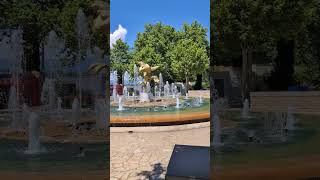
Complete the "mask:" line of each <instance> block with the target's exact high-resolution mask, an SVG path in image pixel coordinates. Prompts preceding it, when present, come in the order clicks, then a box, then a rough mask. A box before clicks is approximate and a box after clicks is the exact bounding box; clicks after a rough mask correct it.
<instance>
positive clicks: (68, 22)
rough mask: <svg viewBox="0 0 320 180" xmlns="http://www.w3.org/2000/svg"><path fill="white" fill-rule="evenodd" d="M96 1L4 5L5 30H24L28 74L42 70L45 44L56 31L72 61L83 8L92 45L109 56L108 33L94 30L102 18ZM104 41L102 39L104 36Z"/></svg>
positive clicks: (52, 0)
mask: <svg viewBox="0 0 320 180" xmlns="http://www.w3.org/2000/svg"><path fill="white" fill-rule="evenodd" d="M93 4H94V0H45V1H34V0H24V1H18V0H10V1H4V2H2V4H1V5H2V7H3V8H1V9H2V10H3V11H2V12H1V13H2V14H3V16H2V17H3V19H2V20H1V21H0V23H1V24H0V27H1V28H7V29H8V28H9V29H15V28H18V27H21V28H22V30H23V40H24V49H25V56H24V57H25V60H26V62H27V65H28V66H27V70H39V64H40V61H39V59H40V52H39V49H40V47H41V43H43V42H44V40H45V38H46V36H47V35H48V33H49V31H51V30H54V31H56V32H57V34H58V35H59V36H60V37H61V38H63V39H65V41H66V45H67V48H69V49H70V53H71V55H73V56H71V57H73V58H75V55H74V53H72V52H73V51H76V49H77V46H76V44H77V39H76V38H75V37H76V32H75V19H76V15H77V12H78V10H79V8H82V9H83V11H84V13H85V14H86V16H87V19H88V26H89V27H88V28H89V29H90V31H89V34H90V37H91V38H90V39H91V43H90V44H91V45H97V46H99V47H100V48H102V49H104V50H105V51H106V52H107V49H108V46H107V45H106V44H107V41H106V40H107V36H108V34H107V33H101V31H94V30H93V27H95V26H93V23H94V20H95V19H96V18H97V17H100V14H99V12H98V11H97V8H96V7H94V6H93ZM101 35H103V37H104V38H102V36H101Z"/></svg>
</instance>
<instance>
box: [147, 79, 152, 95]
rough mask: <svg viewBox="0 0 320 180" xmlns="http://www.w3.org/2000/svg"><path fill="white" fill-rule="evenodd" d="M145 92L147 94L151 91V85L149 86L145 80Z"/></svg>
mask: <svg viewBox="0 0 320 180" xmlns="http://www.w3.org/2000/svg"><path fill="white" fill-rule="evenodd" d="M146 93H148V94H150V93H151V86H150V83H149V82H147V85H146Z"/></svg>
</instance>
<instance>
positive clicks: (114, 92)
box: [112, 84, 117, 101]
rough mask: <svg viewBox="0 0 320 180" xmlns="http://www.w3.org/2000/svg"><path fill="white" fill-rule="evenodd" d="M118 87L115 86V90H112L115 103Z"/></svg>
mask: <svg viewBox="0 0 320 180" xmlns="http://www.w3.org/2000/svg"><path fill="white" fill-rule="evenodd" d="M116 87H117V84H114V85H113V90H112V99H113V101H116V100H117V89H116Z"/></svg>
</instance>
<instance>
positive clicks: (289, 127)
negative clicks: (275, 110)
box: [285, 106, 295, 131]
mask: <svg viewBox="0 0 320 180" xmlns="http://www.w3.org/2000/svg"><path fill="white" fill-rule="evenodd" d="M294 124H295V119H294V116H293V108H292V106H288V112H287V118H286V127H285V129H287V130H289V131H291V130H294V129H295V127H294Z"/></svg>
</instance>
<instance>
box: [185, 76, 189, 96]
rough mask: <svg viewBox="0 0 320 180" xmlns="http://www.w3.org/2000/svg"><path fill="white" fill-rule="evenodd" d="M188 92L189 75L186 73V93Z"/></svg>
mask: <svg viewBox="0 0 320 180" xmlns="http://www.w3.org/2000/svg"><path fill="white" fill-rule="evenodd" d="M188 92H189V77H188V75H186V93H188Z"/></svg>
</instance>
